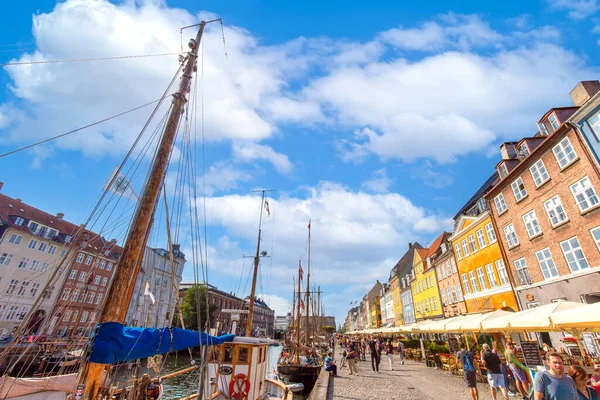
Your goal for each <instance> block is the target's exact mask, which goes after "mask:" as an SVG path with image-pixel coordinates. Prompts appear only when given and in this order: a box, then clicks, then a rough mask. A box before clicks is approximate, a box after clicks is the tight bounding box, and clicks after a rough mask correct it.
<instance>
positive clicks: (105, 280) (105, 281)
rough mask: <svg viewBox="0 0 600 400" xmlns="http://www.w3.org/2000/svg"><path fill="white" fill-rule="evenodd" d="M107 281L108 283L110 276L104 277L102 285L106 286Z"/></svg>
mask: <svg viewBox="0 0 600 400" xmlns="http://www.w3.org/2000/svg"><path fill="white" fill-rule="evenodd" d="M107 283H108V278H107V277H104V278H102V282H101V283H100V285H102V286H106V284H107Z"/></svg>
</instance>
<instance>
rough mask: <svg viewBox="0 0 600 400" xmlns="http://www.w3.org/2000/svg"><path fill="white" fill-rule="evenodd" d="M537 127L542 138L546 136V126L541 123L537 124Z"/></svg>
mask: <svg viewBox="0 0 600 400" xmlns="http://www.w3.org/2000/svg"><path fill="white" fill-rule="evenodd" d="M537 127H538V130H539V131H540V133H541V134H542V135H543V136H548V130H547V129H546V125H544V123H543V122H538V123H537Z"/></svg>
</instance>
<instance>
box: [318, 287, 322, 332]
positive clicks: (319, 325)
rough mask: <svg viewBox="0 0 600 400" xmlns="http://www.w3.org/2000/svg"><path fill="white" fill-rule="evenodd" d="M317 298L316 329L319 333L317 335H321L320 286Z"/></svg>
mask: <svg viewBox="0 0 600 400" xmlns="http://www.w3.org/2000/svg"><path fill="white" fill-rule="evenodd" d="M317 296H318V297H317V298H318V300H317V310H318V311H317V315H318V317H317V324H318V325H317V327H318V329H317V331H318V332H319V334H321V333H322V331H323V317H322V315H321V286H320V285H319V289H318V291H317Z"/></svg>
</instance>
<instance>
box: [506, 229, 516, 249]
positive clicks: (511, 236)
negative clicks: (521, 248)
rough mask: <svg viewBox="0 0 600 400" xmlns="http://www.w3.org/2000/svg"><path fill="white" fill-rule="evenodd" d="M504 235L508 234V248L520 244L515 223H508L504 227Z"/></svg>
mask: <svg viewBox="0 0 600 400" xmlns="http://www.w3.org/2000/svg"><path fill="white" fill-rule="evenodd" d="M504 236H506V242H507V243H508V248H511V247H515V246H516V245H518V244H519V239H517V233H516V232H515V227H514V226H513V224H508V225H506V226H505V227H504Z"/></svg>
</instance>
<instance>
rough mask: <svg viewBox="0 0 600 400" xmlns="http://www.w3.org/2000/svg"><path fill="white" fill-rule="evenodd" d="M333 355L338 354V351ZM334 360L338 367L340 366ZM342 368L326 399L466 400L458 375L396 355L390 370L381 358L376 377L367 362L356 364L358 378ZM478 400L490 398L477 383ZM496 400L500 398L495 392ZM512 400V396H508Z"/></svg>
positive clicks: (467, 398)
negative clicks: (402, 362)
mask: <svg viewBox="0 0 600 400" xmlns="http://www.w3.org/2000/svg"><path fill="white" fill-rule="evenodd" d="M336 354H341V351H340V348H339V347H338V348H337V349H336ZM336 358H338V360H337V364H338V368H339V366H341V365H342V360H341V356H340V357H336ZM349 373H350V370H349V369H348V366H347V365H346V366H345V367H344V368H342V369H340V370H339V371H338V374H339V377H338V378H334V379H330V387H329V396H328V400H370V399H373V400H375V399H377V400H380V399H406V400H413V399H414V400H417V399H418V400H429V399H432V400H439V399H452V400H463V399H464V400H470V397H469V394H468V391H467V387H466V385H465V383H464V380H463V378H462V377H461V376H456V375H451V374H450V373H449V372H444V371H441V370H438V369H435V368H428V367H425V365H424V364H422V363H416V362H413V361H405V363H404V365H400V362H399V361H398V356H394V370H393V371H390V368H389V364H388V361H387V356H383V357H382V359H381V364H380V366H379V374H376V373H374V372H373V371H372V369H371V360H370V358H369V356H368V355H367V361H361V362H359V363H358V373H359V375H358V376H354V375H349ZM477 388H478V389H479V398H480V399H481V400H490V399H491V398H492V396H491V394H490V390H489V386H488V384H487V382H486V383H481V382H478V383H477ZM497 398H498V399H503V397H502V395H501V394H500V393H499V394H498V396H497ZM511 399H516V397H511Z"/></svg>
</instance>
